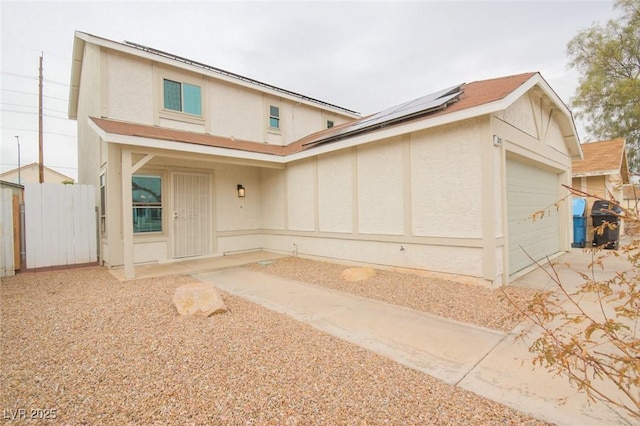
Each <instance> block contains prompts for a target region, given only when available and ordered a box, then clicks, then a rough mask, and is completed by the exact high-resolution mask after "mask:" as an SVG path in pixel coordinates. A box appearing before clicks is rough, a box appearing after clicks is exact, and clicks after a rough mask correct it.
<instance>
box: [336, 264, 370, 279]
mask: <svg viewBox="0 0 640 426" xmlns="http://www.w3.org/2000/svg"><path fill="white" fill-rule="evenodd" d="M375 275H376V270H375V269H373V268H371V267H364V268H349V269H345V270H344V271H342V274H340V278H342V279H343V280H345V281H364V280H368V279H369V278H371V277H374V276H375Z"/></svg>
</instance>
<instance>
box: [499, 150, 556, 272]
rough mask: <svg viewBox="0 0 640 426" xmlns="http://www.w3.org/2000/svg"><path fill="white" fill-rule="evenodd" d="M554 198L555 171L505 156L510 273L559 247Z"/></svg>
mask: <svg viewBox="0 0 640 426" xmlns="http://www.w3.org/2000/svg"><path fill="white" fill-rule="evenodd" d="M557 201H558V175H557V174H555V173H553V172H550V171H547V170H542V169H540V168H538V167H534V166H532V165H527V164H523V163H520V162H518V161H515V160H511V159H507V217H508V226H509V241H508V244H509V274H510V275H511V274H514V273H516V272H518V271H520V270H522V269H524V268H526V267H527V266H530V265H531V264H533V263H534V262H533V260H531V258H533V259H534V260H541V259H544V258H545V257H546V256H548V255H551V254H555V253H557V252H559V251H560V228H559V225H558V211H557V209H556V208H555V206H554V204H555V203H556V202H557ZM540 211H544V216H543V217H542V218H541V217H540V215H536V217H535V218H534V217H533V216H534V214H535V213H536V212H540Z"/></svg>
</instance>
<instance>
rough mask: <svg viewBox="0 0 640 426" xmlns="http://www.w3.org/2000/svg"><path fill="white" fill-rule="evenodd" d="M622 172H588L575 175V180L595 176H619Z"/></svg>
mask: <svg viewBox="0 0 640 426" xmlns="http://www.w3.org/2000/svg"><path fill="white" fill-rule="evenodd" d="M619 174H620V170H600V171H596V172H587V173H575V174H573V177H574V178H578V177H593V176H611V175H619Z"/></svg>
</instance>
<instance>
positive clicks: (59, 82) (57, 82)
mask: <svg viewBox="0 0 640 426" xmlns="http://www.w3.org/2000/svg"><path fill="white" fill-rule="evenodd" d="M44 82H45V83H51V84H57V85H59V86H64V87H69V85H68V84H67V83H63V82H61V81H55V80H48V79H46V78H45V79H44Z"/></svg>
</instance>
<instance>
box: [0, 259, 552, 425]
mask: <svg viewBox="0 0 640 426" xmlns="http://www.w3.org/2000/svg"><path fill="white" fill-rule="evenodd" d="M287 262H288V261H280V262H278V263H277V264H276V265H274V267H272V268H270V269H272V271H271V272H274V273H275V269H277V267H284V266H283V264H284V265H286V264H287ZM291 262H292V263H293V264H296V263H297V262H300V263H298V264H299V265H305V266H310V265H312V264H311V263H305V262H306V261H304V262H303V261H301V260H300V259H296V260H293V261H291ZM323 266H324V265H323ZM321 269H324V268H321ZM265 270H266V269H265ZM318 276H324V273H323V274H318ZM383 277H384V274H382V273H381V274H380V275H379V276H378V277H376V278H375V280H376V281H375V282H376V283H377V282H379V280H380V279H382V278H383ZM191 281H192V278H190V277H163V278H157V279H147V280H137V281H131V282H125V283H121V282H118V281H117V280H115V279H114V278H112V276H111V275H110V274H109V273H108V272H107V271H106V270H105V269H103V268H97V267H96V268H87V269H78V270H71V271H64V272H41V273H36V274H21V275H18V276H16V277H11V278H6V279H3V280H2V283H1V286H0V304H1V305H0V308H1V315H2V318H1V325H0V327H1V329H0V330H1V335H0V338H1V340H0V341H1V361H2V362H1V365H0V383H1V385H0V386H1V387H2V388H1V392H0V407H1V408H2V409H3V420H5V421H9V418H10V417H11V416H12V415H15V413H18V412H17V411H16V410H20V409H24V410H26V411H25V412H24V413H25V416H26V417H30V416H31V415H32V414H35V415H40V416H44V415H48V416H49V417H55V419H54V420H53V421H51V422H49V423H51V424H181V425H182V424H216V425H217V424H279V425H280V424H300V425H308V424H324V425H333V424H451V425H459V424H482V425H491V424H494V425H498V424H500V425H502V424H512V425H537V424H542V423H541V422H539V421H537V420H535V419H532V418H530V417H527V416H525V415H523V414H521V413H518V412H516V411H513V410H511V409H509V408H506V407H504V406H502V405H500V404H497V403H494V402H491V401H488V400H486V399H483V398H481V397H479V396H477V395H475V394H473V393H469V392H466V391H464V390H461V389H458V388H455V387H453V386H450V385H447V384H445V383H443V382H440V381H438V380H436V379H434V378H432V377H430V376H427V375H425V374H423V373H420V372H418V371H414V370H412V369H409V368H406V367H404V366H401V365H398V364H396V363H394V362H392V361H391V360H389V359H386V358H384V357H382V356H379V355H376V354H375V353H372V352H369V351H367V350H364V349H361V348H359V347H357V346H354V345H352V344H349V343H346V342H344V341H341V340H339V339H337V338H334V337H332V336H329V335H327V334H324V333H322V332H319V331H317V330H315V329H313V328H311V327H309V326H306V325H304V324H301V323H299V322H297V321H295V320H293V319H291V318H289V317H287V316H285V315H282V314H279V313H276V312H273V311H269V310H267V309H265V308H262V307H261V306H257V305H255V304H252V303H250V302H247V301H245V300H242V299H239V298H237V297H234V296H231V295H229V294H226V293H222V295H223V297H224V299H225V302H226V303H227V306H228V307H229V308H230V311H229V312H227V313H225V314H221V315H215V316H212V317H209V318H203V317H190V318H186V317H180V316H179V315H178V314H177V312H176V310H175V308H174V306H173V304H172V300H171V299H172V296H173V292H174V290H175V288H176V287H178V286H179V285H181V284H185V283H188V282H191ZM312 282H316V281H315V280H312ZM403 282H406V283H410V285H411V286H421V285H420V284H417V283H414V281H413V280H412V279H410V278H409V277H406V280H403ZM398 284H399V283H398V282H396V283H395V284H394V285H398ZM323 285H324V284H323ZM385 291H388V290H385ZM465 293H466V291H465ZM429 297H431V296H429ZM398 303H399V302H398ZM456 306H458V305H457V304H455V303H454V304H453V305H452V307H451V308H449V309H454V308H455V307H456ZM32 410H34V411H32ZM37 410H41V411H37ZM45 410H55V411H45ZM19 416H22V414H19Z"/></svg>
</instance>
